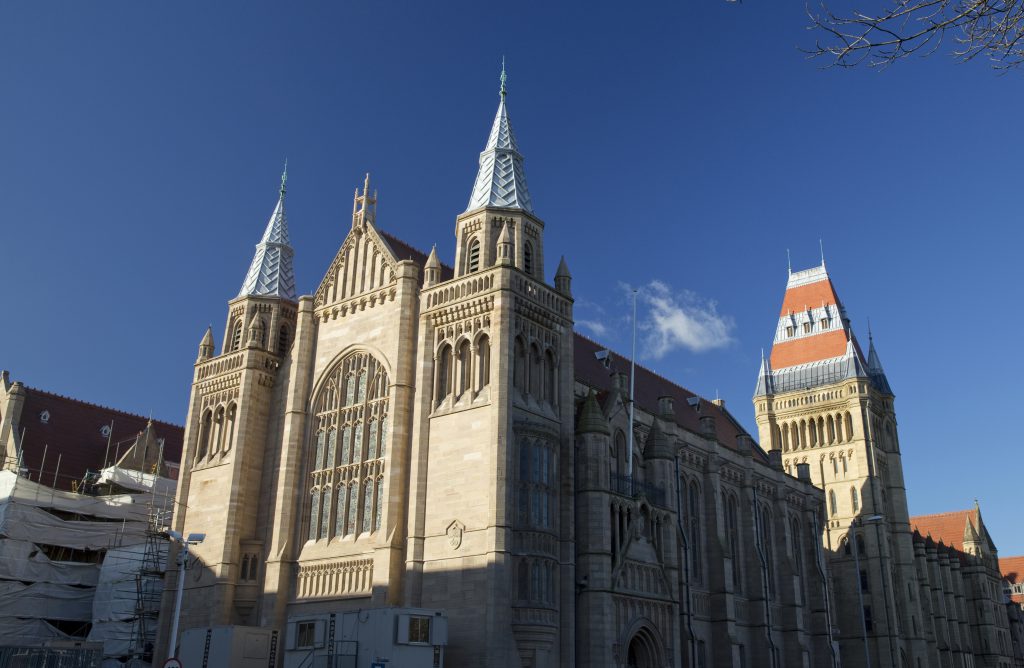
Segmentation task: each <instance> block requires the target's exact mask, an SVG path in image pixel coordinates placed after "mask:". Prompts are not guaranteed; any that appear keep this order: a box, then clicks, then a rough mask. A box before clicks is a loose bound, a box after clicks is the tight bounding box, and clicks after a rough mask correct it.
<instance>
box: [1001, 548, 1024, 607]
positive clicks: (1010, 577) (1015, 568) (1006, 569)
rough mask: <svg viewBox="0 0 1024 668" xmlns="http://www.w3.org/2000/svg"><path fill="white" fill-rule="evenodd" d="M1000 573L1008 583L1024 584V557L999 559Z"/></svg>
mask: <svg viewBox="0 0 1024 668" xmlns="http://www.w3.org/2000/svg"><path fill="white" fill-rule="evenodd" d="M999 572H1000V573H1002V574H1003V579H1004V580H1006V581H1007V582H1010V583H1013V584H1021V583H1024V557H999ZM1017 596H1021V595H1020V594H1018V595H1017ZM1014 600H1016V599H1014Z"/></svg>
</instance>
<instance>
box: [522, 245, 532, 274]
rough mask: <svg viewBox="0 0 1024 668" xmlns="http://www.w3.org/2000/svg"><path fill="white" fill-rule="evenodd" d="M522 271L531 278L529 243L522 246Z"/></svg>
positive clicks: (530, 247) (530, 250)
mask: <svg viewBox="0 0 1024 668" xmlns="http://www.w3.org/2000/svg"><path fill="white" fill-rule="evenodd" d="M523 271H525V272H526V273H527V274H529V275H531V276H533V244H532V243H530V242H529V241H527V242H526V243H525V244H523Z"/></svg>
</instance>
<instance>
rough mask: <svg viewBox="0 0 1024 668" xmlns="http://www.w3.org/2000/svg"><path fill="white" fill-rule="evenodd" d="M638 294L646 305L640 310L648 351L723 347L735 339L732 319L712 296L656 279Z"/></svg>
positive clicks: (662, 352) (657, 356) (656, 353)
mask: <svg viewBox="0 0 1024 668" xmlns="http://www.w3.org/2000/svg"><path fill="white" fill-rule="evenodd" d="M638 298H639V300H640V302H641V303H642V304H644V305H645V306H647V309H646V310H647V313H646V314H641V320H640V328H641V329H642V330H643V331H644V347H645V349H646V352H647V355H648V356H650V357H652V358H654V359H661V358H662V357H664V356H665V355H667V354H668V353H670V352H671V351H673V350H675V349H677V348H686V349H687V350H689V351H691V352H695V353H702V352H707V351H708V350H714V349H716V348H724V347H725V346H727V345H729V344H730V343H732V330H733V327H734V326H735V323H734V321H733V319H732V318H731V317H729V316H727V315H721V314H720V313H719V312H718V307H717V304H716V303H715V302H714V301H713V300H709V299H703V298H702V297H700V296H699V295H697V294H696V293H694V292H691V291H689V290H679V291H674V290H673V289H672V288H671V287H670V286H669V285H668V284H666V283H664V282H662V281H658V280H654V281H651V282H650V283H648V284H647V286H645V287H643V288H641V289H640V291H639V293H638Z"/></svg>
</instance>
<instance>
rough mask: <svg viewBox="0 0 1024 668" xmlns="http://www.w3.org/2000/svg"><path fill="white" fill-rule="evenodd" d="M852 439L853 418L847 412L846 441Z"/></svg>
mask: <svg viewBox="0 0 1024 668" xmlns="http://www.w3.org/2000/svg"><path fill="white" fill-rule="evenodd" d="M852 439H853V417H852V416H851V415H850V413H849V412H847V413H846V440H848V441H849V440H852Z"/></svg>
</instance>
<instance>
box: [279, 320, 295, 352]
mask: <svg viewBox="0 0 1024 668" xmlns="http://www.w3.org/2000/svg"><path fill="white" fill-rule="evenodd" d="M291 336H292V333H291V330H289V329H288V325H281V330H280V331H279V332H278V334H277V354H278V355H287V354H288V346H290V345H291V344H292V340H291Z"/></svg>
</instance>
